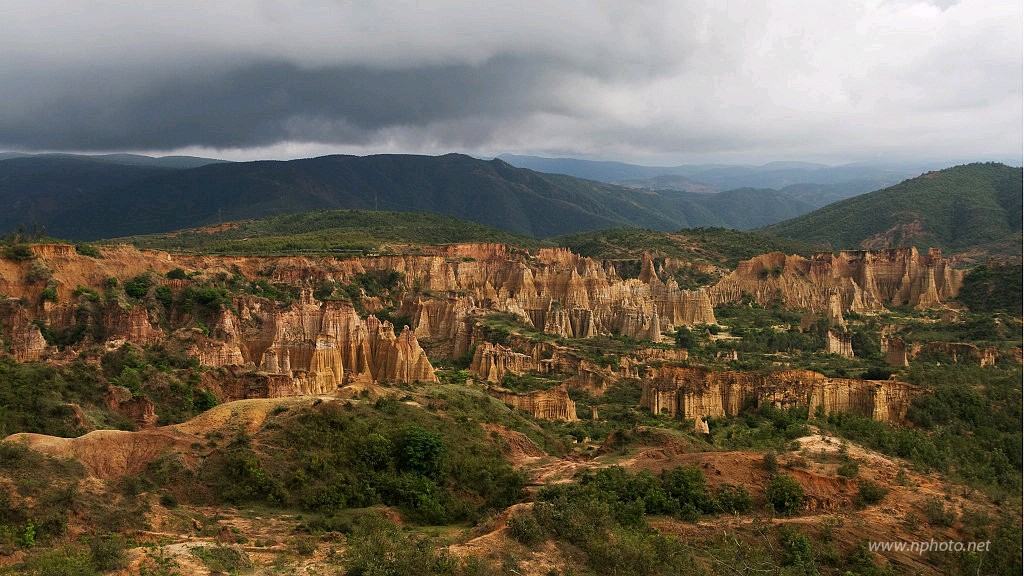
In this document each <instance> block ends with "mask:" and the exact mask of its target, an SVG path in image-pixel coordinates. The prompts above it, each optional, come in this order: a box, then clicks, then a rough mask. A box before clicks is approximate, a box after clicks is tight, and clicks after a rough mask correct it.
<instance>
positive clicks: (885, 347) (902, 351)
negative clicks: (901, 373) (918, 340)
mask: <svg viewBox="0 0 1024 576" xmlns="http://www.w3.org/2000/svg"><path fill="white" fill-rule="evenodd" d="M880 348H881V351H882V355H883V356H885V363H886V364H888V365H889V366H898V367H900V368H903V367H906V366H910V360H909V358H908V356H907V344H906V342H904V341H903V338H897V337H893V338H889V337H886V336H884V335H883V336H882V343H881V347H880Z"/></svg>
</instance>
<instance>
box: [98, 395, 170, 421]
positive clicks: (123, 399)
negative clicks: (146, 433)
mask: <svg viewBox="0 0 1024 576" xmlns="http://www.w3.org/2000/svg"><path fill="white" fill-rule="evenodd" d="M103 402H104V404H106V405H107V408H110V409H111V410H113V411H114V412H120V413H121V414H124V415H125V416H127V417H128V419H130V420H131V421H132V422H133V423H134V424H135V426H136V427H137V428H139V429H145V428H153V427H154V426H156V423H157V415H156V410H155V408H154V406H153V403H152V402H150V400H149V399H148V398H143V397H139V396H133V395H132V392H131V390H129V389H127V388H125V387H123V386H110V387H109V388H107V393H106V394H105V395H104V396H103Z"/></svg>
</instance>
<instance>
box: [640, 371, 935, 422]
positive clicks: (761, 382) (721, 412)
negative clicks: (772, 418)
mask: <svg viewBox="0 0 1024 576" xmlns="http://www.w3.org/2000/svg"><path fill="white" fill-rule="evenodd" d="M641 386H642V396H641V400H640V403H641V405H642V406H644V407H646V408H647V409H649V410H651V412H653V413H655V414H660V413H667V414H669V415H672V416H678V417H680V418H690V419H695V418H707V417H721V416H736V415H738V414H739V413H740V412H741V411H742V410H743V409H744V408H745V407H747V406H758V407H760V406H762V405H764V404H769V405H772V406H775V407H778V408H789V407H793V406H806V407H808V409H809V410H810V411H811V413H812V414H813V413H814V412H816V411H817V410H818V409H819V407H820V409H821V410H822V411H824V413H826V414H828V413H832V412H834V413H852V414H857V415H860V416H868V417H871V418H874V419H876V420H881V421H885V422H902V421H903V420H904V418H905V417H906V412H907V408H908V407H909V406H910V400H911V399H912V397H913V395H914V394H916V392H917V391H916V389H915V388H914V387H913V386H911V385H910V384H906V383H903V382H895V381H890V380H853V379H848V378H826V377H825V376H823V375H822V374H819V373H817V372H810V371H807V370H784V371H777V372H769V373H766V374H760V373H750V372H715V371H711V370H707V369H703V368H685V367H679V366H663V367H661V368H658V369H652V370H650V371H648V373H647V374H646V375H645V377H644V378H643V380H642V382H641Z"/></svg>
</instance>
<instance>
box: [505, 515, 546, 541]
mask: <svg viewBox="0 0 1024 576" xmlns="http://www.w3.org/2000/svg"><path fill="white" fill-rule="evenodd" d="M508 531H509V534H511V535H512V537H513V538H515V539H516V540H517V541H518V542H519V543H520V544H523V545H524V546H531V547H532V546H535V545H537V544H540V543H541V542H543V541H544V540H545V539H547V534H546V533H545V532H544V528H542V527H541V525H540V523H539V522H537V518H536V517H535V516H534V515H533V514H517V515H515V516H513V517H511V518H509V519H508Z"/></svg>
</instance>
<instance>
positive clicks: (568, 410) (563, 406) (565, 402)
mask: <svg viewBox="0 0 1024 576" xmlns="http://www.w3.org/2000/svg"><path fill="white" fill-rule="evenodd" d="M487 393H488V394H490V395H491V396H494V397H495V398H497V399H498V400H501V401H502V402H504V403H505V404H508V405H509V406H511V407H513V408H517V409H519V410H523V411H524V412H529V413H530V414H531V415H532V416H533V417H534V418H539V419H542V420H568V421H573V420H576V403H575V402H573V401H572V398H569V392H568V391H567V390H566V389H565V388H564V387H562V386H559V387H557V388H552V389H550V390H541V391H537V392H530V393H529V394H516V393H515V392H510V391H507V390H502V389H498V388H489V389H488V390H487Z"/></svg>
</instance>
